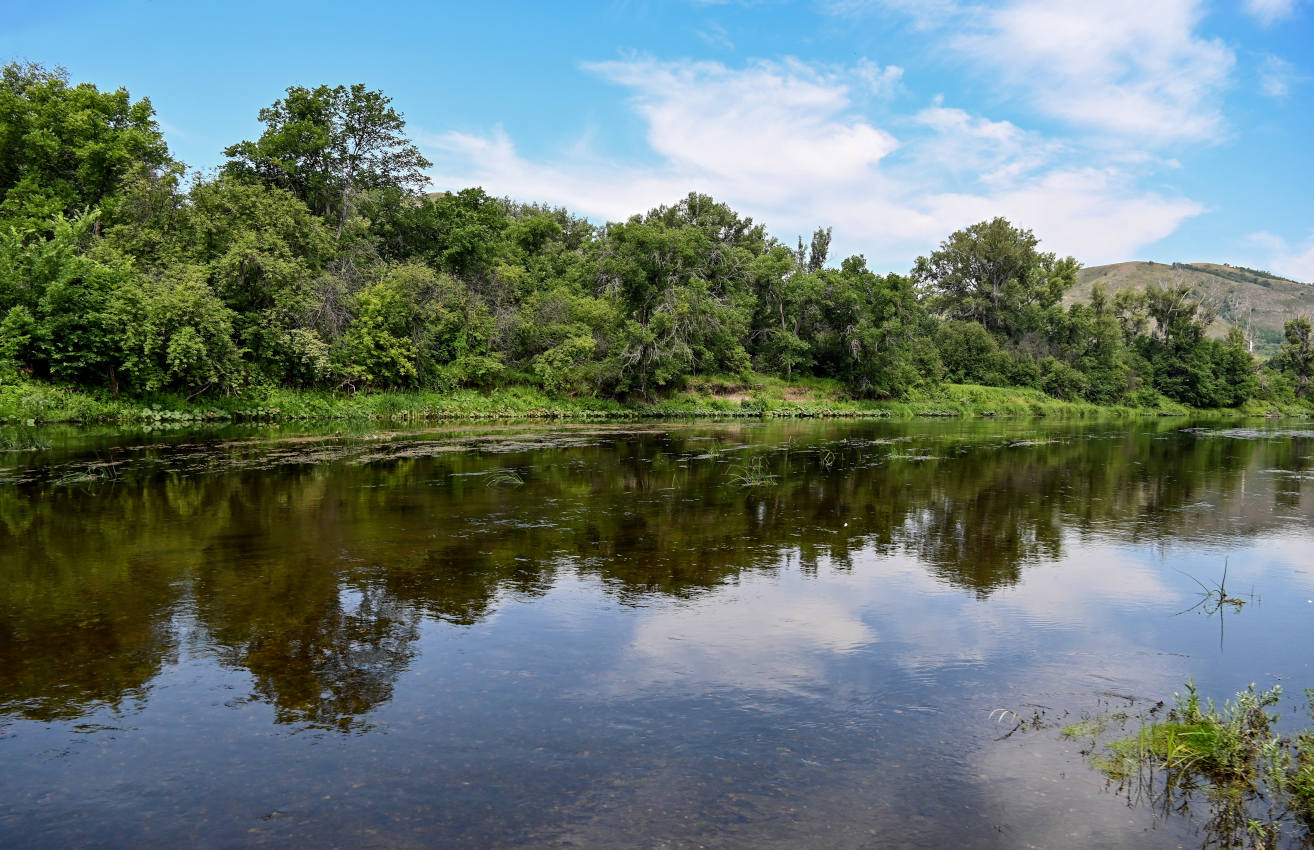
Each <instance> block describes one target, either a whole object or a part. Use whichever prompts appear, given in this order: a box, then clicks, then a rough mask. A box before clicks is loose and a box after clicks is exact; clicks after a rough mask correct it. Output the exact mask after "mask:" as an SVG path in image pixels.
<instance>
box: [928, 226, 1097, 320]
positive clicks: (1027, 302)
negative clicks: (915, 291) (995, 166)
mask: <svg viewBox="0 0 1314 850" xmlns="http://www.w3.org/2000/svg"><path fill="white" fill-rule="evenodd" d="M1038 244H1039V240H1038V239H1036V237H1035V236H1034V235H1032V233H1031V231H1030V230H1024V229H1021V228H1017V227H1014V226H1013V225H1012V224H1010V223H1009V222H1008V221H1007V220H1006V219H1003V218H995V219H992V220H990V221H983V222H980V223H978V224H974V225H972V226H971V227H968V228H965V229H963V230H959V231H957V232H955V233H953V234H951V235H950V236H949V238H948V239H946V240H945V241H944V242H942V243H940V249H939V250H938V251H935V252H933V253H932V254H931V255H930V256H929V257H918V258H917V263H916V265H915V266H914V268H913V279H914V280H915V281H916V282H917V284H918V285H919V286H921V287H922V288H924V289H925V291H926V292H927V294H928V296H929V304H930V307H931V309H932V310H933V311H934V312H936V313H938V314H939V315H941V316H943V317H944V318H946V319H952V320H958V321H973V322H980V323H981V324H982V325H984V326H985V328H986V329H987V330H988V331H990V332H991V333H992V334H995V335H997V336H999V337H1001V338H1003V339H1006V340H1008V341H1010V342H1017V341H1019V340H1020V339H1021V338H1022V337H1023V336H1024V335H1025V334H1027V333H1030V332H1034V331H1036V330H1037V329H1039V328H1040V327H1041V326H1042V325H1043V319H1042V314H1043V312H1044V311H1045V310H1047V309H1048V308H1050V307H1053V306H1054V305H1056V304H1058V302H1059V300H1060V299H1061V298H1062V297H1063V293H1064V292H1065V291H1066V290H1067V289H1068V288H1069V287H1070V286H1072V284H1073V283H1075V282H1076V274H1077V269H1078V268H1079V264H1078V263H1077V261H1076V260H1074V259H1073V258H1071V257H1067V258H1065V259H1061V260H1060V259H1058V258H1056V257H1055V255H1054V254H1047V253H1042V252H1040V251H1038V250H1036V246H1037V245H1038Z"/></svg>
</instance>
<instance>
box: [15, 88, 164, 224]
mask: <svg viewBox="0 0 1314 850" xmlns="http://www.w3.org/2000/svg"><path fill="white" fill-rule="evenodd" d="M169 164H170V159H169V151H168V148H167V146H166V145H165V144H164V139H163V137H162V136H161V135H160V129H159V127H158V126H157V125H156V123H155V111H154V110H153V109H152V108H151V102H150V101H149V100H147V99H145V98H142V99H141V100H138V101H135V102H134V101H133V100H132V98H131V97H130V96H129V95H128V92H127V90H126V89H122V88H121V89H117V90H115V91H112V92H102V91H99V90H98V89H97V88H96V87H95V86H93V85H92V84H90V83H79V84H78V85H75V86H71V85H69V82H68V73H67V72H66V71H65V70H64V69H62V68H56V69H54V70H47V69H46V68H43V67H41V66H40V65H34V64H27V65H18V64H9V65H6V66H5V67H4V68H3V69H0V219H3V220H6V221H7V222H8V223H10V224H13V225H16V226H17V227H18V228H19V229H20V230H33V231H42V232H46V233H48V232H49V230H50V229H51V228H52V227H53V226H54V225H52V224H51V222H52V221H53V220H54V217H55V216H57V215H63V216H66V217H73V216H76V215H77V214H79V213H80V212H82V211H84V210H87V209H89V208H102V209H103V208H105V207H106V206H107V201H109V200H110V199H111V198H112V196H114V195H115V194H116V193H118V192H119V190H120V188H121V186H122V184H123V181H124V180H125V178H126V177H128V176H129V175H130V174H133V173H134V172H137V171H140V170H146V171H149V170H153V169H162V168H165V167H166V166H168V165H169Z"/></svg>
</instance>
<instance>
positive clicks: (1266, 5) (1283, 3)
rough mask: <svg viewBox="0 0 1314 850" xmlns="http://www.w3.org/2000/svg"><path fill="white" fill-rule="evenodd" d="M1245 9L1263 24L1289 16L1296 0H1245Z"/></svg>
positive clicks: (1271, 23) (1272, 22)
mask: <svg viewBox="0 0 1314 850" xmlns="http://www.w3.org/2000/svg"><path fill="white" fill-rule="evenodd" d="M1244 5H1245V9H1246V11H1247V12H1249V13H1250V14H1251V15H1252V16H1253V17H1254V18H1255V19H1256V20H1258V21H1259V23H1260V24H1262V25H1263V26H1266V27H1267V26H1272V25H1273V24H1274V23H1275V22H1277V21H1280V20H1282V19H1283V18H1289V17H1291V13H1292V12H1294V11H1295V10H1296V0H1245V3H1244Z"/></svg>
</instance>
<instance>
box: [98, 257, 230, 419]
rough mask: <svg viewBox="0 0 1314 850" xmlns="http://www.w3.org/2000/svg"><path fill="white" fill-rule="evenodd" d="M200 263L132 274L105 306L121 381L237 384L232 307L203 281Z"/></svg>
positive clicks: (153, 385)
mask: <svg viewBox="0 0 1314 850" xmlns="http://www.w3.org/2000/svg"><path fill="white" fill-rule="evenodd" d="M206 271H207V270H206V269H205V267H204V266H197V265H182V266H175V267H174V268H172V269H170V270H169V271H168V272H167V273H166V274H165V275H164V276H163V277H160V278H147V277H143V276H137V277H134V278H133V279H132V280H130V281H129V282H127V283H126V285H124V286H122V287H120V288H119V289H118V290H117V291H116V292H115V293H114V295H113V296H112V298H111V299H110V303H109V304H108V306H107V313H108V317H107V323H108V324H109V326H110V327H111V329H112V330H113V331H114V332H115V334H116V336H117V339H118V342H119V349H120V352H121V354H120V369H121V371H122V374H123V377H124V379H125V383H126V384H127V385H128V386H129V388H131V389H133V390H137V391H147V392H155V391H158V390H165V389H174V390H183V391H186V392H188V393H199V392H203V391H205V390H207V389H214V390H218V391H224V390H229V389H232V388H233V387H234V386H235V385H237V384H238V383H239V382H240V380H241V376H242V371H243V364H242V361H241V357H240V352H239V350H238V348H237V345H236V344H235V343H234V342H233V313H232V311H231V310H229V309H228V308H227V307H225V306H224V305H223V303H222V302H221V301H220V300H219V298H218V296H217V295H215V293H214V291H213V290H212V289H211V288H210V286H209V284H208V283H207V281H206V277H207V273H206Z"/></svg>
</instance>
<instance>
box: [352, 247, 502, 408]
mask: <svg viewBox="0 0 1314 850" xmlns="http://www.w3.org/2000/svg"><path fill="white" fill-rule="evenodd" d="M355 302H356V303H355V321H354V322H352V324H351V325H350V327H349V328H348V329H347V332H346V334H345V336H344V337H343V339H342V343H341V346H340V348H339V351H338V355H337V356H338V358H339V360H340V361H341V363H342V366H341V371H342V372H343V374H345V375H346V376H347V379H348V381H349V382H350V384H351V385H353V386H356V387H358V388H361V387H402V386H428V387H439V388H451V387H454V386H457V385H460V384H467V383H475V384H478V383H484V382H486V381H487V380H488V379H490V378H491V377H494V376H495V375H496V374H497V373H498V372H499V371H500V369H501V364H500V363H499V362H498V361H497V360H496V358H494V357H492V356H490V352H489V350H488V340H489V337H490V336H491V334H492V317H491V316H490V315H489V313H488V310H487V308H485V307H484V306H483V305H482V304H481V303H480V302H479V301H478V300H477V299H476V298H474V297H473V296H472V295H471V293H470V291H469V290H468V289H467V288H466V286H465V285H464V284H463V283H461V282H460V281H459V280H456V279H454V278H452V277H450V276H448V275H443V274H437V273H435V272H434V271H433V269H431V268H429V267H427V266H424V265H420V264H418V263H407V264H401V265H397V266H391V267H387V268H384V269H382V270H381V274H380V276H379V278H378V280H377V281H375V282H374V283H373V284H371V285H370V286H367V287H366V288H365V289H363V290H361V292H359V293H358V294H357V295H356V298H355Z"/></svg>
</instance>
